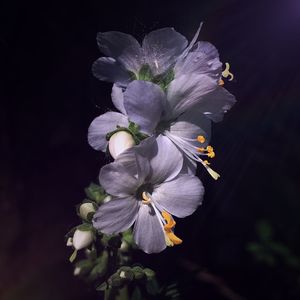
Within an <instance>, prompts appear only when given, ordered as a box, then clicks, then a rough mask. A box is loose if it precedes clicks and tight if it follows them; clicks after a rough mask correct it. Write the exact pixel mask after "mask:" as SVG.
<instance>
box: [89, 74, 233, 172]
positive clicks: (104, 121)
mask: <svg viewBox="0 0 300 300" xmlns="http://www.w3.org/2000/svg"><path fill="white" fill-rule="evenodd" d="M183 76H188V75H183ZM203 76H205V75H202V74H199V75H197V76H192V77H191V78H190V80H184V81H181V77H182V76H181V77H179V78H178V79H175V80H173V81H172V82H171V84H170V86H169V88H168V90H167V92H166V93H164V92H163V91H162V89H161V88H160V87H159V86H158V85H156V84H153V83H151V82H147V81H142V80H135V81H133V82H131V83H130V84H129V85H128V87H127V89H126V90H125V92H124V93H123V92H122V90H121V88H119V87H117V86H114V87H113V91H112V100H113V103H114V104H115V106H116V107H117V108H118V109H119V110H120V111H121V113H116V112H107V113H105V114H103V115H100V116H99V117H97V118H96V119H94V121H93V122H92V123H91V125H90V128H89V133H88V140H89V143H90V145H91V146H92V147H93V148H94V149H96V150H102V151H105V150H106V147H107V143H108V141H107V134H108V133H109V132H113V131H114V130H116V129H117V128H118V127H128V125H129V121H131V122H134V123H135V124H137V125H138V126H139V129H140V131H141V132H142V133H144V134H147V135H149V136H152V135H155V136H157V137H161V139H166V140H171V141H172V142H173V143H174V144H175V145H176V149H175V150H174V151H177V152H181V153H182V154H184V156H185V163H184V167H186V168H187V170H188V171H190V172H192V173H193V172H194V171H195V162H200V163H201V164H203V165H204V166H205V168H206V169H207V170H208V171H209V172H210V174H211V175H212V176H213V177H214V178H216V177H218V175H217V174H215V173H214V172H213V171H212V170H211V168H210V167H209V166H208V164H207V162H206V160H202V159H201V158H200V157H199V156H206V157H207V156H208V157H213V155H214V152H213V149H212V148H211V147H208V142H209V139H210V127H211V121H210V120H213V121H219V120H221V119H222V116H223V114H224V112H226V111H227V110H229V109H230V108H231V106H232V105H233V104H234V103H235V98H234V96H233V95H231V94H230V93H229V92H227V91H226V90H225V89H224V88H223V87H221V86H218V87H217V88H215V87H214V83H213V81H212V80H211V79H209V77H206V79H205V83H204V84H203V85H197V84H195V82H196V81H197V78H199V77H203ZM198 137H199V138H198ZM199 141H200V144H199ZM202 150H203V151H202Z"/></svg>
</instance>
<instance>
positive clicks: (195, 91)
mask: <svg viewBox="0 0 300 300" xmlns="http://www.w3.org/2000/svg"><path fill="white" fill-rule="evenodd" d="M217 85H218V83H217V80H214V79H211V78H210V77H209V76H206V75H203V74H200V75H193V74H187V75H182V76H180V77H178V78H176V79H174V80H173V81H172V82H171V83H170V85H169V87H168V90H167V100H168V103H169V105H170V109H171V111H172V113H173V116H174V117H175V116H178V115H180V114H181V113H183V112H185V111H186V110H188V109H191V108H192V107H193V106H194V105H196V104H198V103H199V102H200V101H201V99H202V98H203V96H205V95H206V94H208V93H210V92H211V91H213V90H214V89H215V88H216V87H217Z"/></svg>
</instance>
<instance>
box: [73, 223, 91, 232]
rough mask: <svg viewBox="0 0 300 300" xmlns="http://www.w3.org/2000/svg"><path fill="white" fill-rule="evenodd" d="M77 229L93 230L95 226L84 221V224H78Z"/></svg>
mask: <svg viewBox="0 0 300 300" xmlns="http://www.w3.org/2000/svg"><path fill="white" fill-rule="evenodd" d="M77 229H78V230H81V231H93V230H94V227H93V226H92V224H89V223H83V224H80V225H78V226H77Z"/></svg>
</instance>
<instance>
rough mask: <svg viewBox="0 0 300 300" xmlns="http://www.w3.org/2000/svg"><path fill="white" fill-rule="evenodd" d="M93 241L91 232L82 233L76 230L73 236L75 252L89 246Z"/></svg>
mask: <svg viewBox="0 0 300 300" xmlns="http://www.w3.org/2000/svg"><path fill="white" fill-rule="evenodd" d="M93 239H94V234H93V232H92V231H91V230H87V231H83V230H79V229H76V231H75V232H74V235H73V247H74V248H75V249H76V250H80V249H83V248H85V247H87V246H89V245H90V244H91V243H92V241H93Z"/></svg>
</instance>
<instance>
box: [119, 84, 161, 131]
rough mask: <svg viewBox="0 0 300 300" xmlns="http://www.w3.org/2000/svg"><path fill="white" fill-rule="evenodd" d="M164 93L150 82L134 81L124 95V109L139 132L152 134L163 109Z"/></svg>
mask: <svg viewBox="0 0 300 300" xmlns="http://www.w3.org/2000/svg"><path fill="white" fill-rule="evenodd" d="M164 97H165V96H164V93H163V91H162V90H161V88H160V87H159V86H158V85H156V84H153V83H151V82H146V81H141V80H135V81H133V82H131V83H130V84H129V85H128V87H127V89H126V91H125V93H124V107H125V109H126V112H127V114H128V117H129V120H130V121H132V122H134V123H136V124H138V125H139V126H140V130H141V131H142V132H145V133H147V134H152V132H153V130H154V128H155V127H156V125H157V123H158V121H159V120H160V116H161V113H162V109H163V101H164V99H165V98H164Z"/></svg>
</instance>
